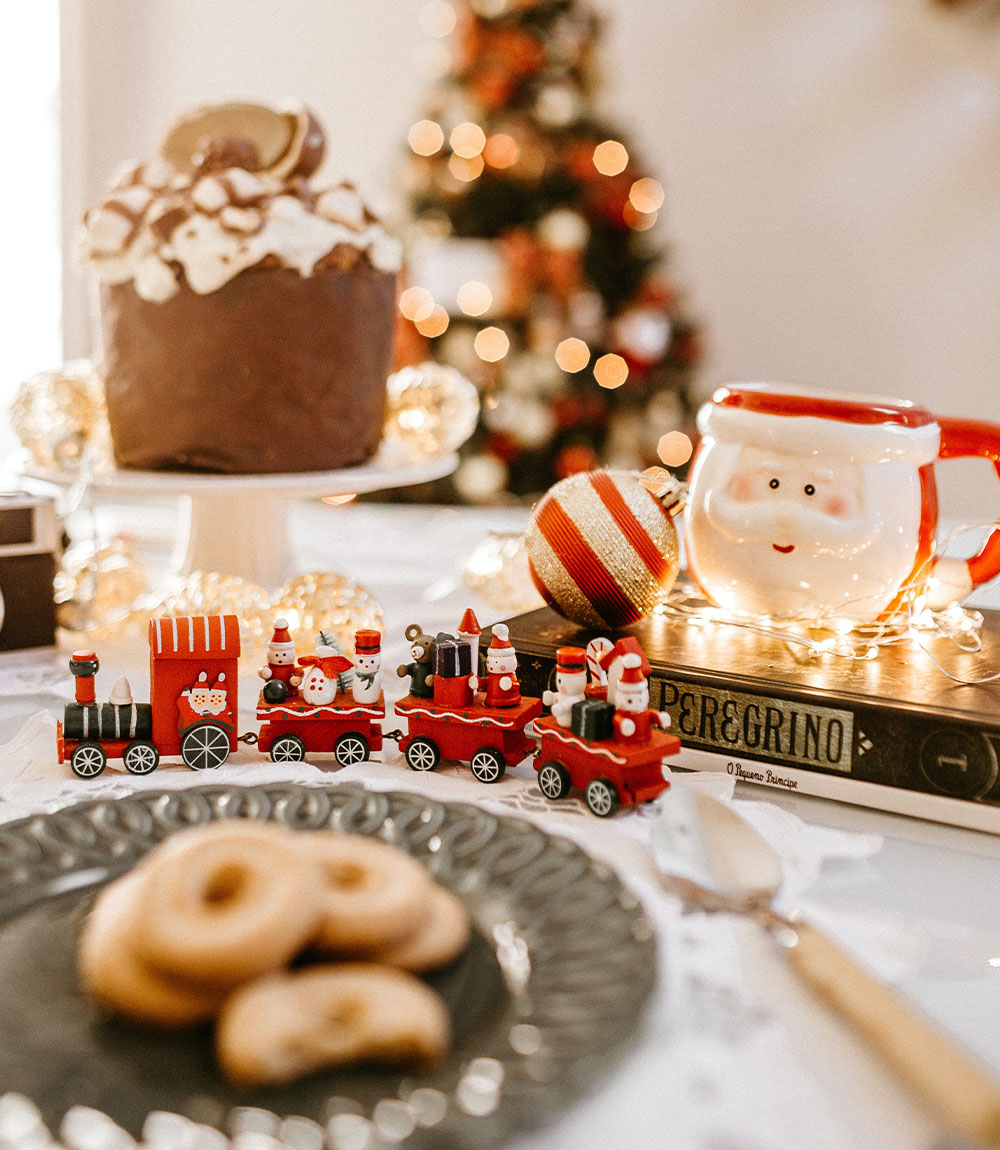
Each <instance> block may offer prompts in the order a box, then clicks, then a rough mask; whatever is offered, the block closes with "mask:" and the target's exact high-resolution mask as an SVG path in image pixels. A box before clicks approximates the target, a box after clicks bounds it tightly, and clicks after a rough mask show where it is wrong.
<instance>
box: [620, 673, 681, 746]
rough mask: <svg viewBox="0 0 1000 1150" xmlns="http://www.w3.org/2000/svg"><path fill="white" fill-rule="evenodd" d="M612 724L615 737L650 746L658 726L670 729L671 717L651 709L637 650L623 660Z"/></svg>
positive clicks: (663, 712)
mask: <svg viewBox="0 0 1000 1150" xmlns="http://www.w3.org/2000/svg"><path fill="white" fill-rule="evenodd" d="M612 722H613V724H614V731H615V738H616V739H620V740H621V741H622V742H626V743H648V742H649V740H650V738H651V737H652V733H653V725H654V723H655V725H656V726H658V727H669V726H670V716H669V715H668V714H667V713H666V712H665V711H651V710H650V709H649V680H648V679H647V678H646V676H645V675H644V674H643V672H642V658H641V656H640V655H639V654H638V653H637V652H635V651H629V652H628V653H627V654H626V655H624V656H623V658H622V671H621V676H620V677H619V679H618V688H617V690H616V691H615V713H614V715H613V717H612Z"/></svg>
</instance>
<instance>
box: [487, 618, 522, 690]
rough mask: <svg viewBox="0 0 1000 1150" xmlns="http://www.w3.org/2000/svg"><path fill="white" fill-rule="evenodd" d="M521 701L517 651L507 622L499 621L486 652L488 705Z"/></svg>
mask: <svg viewBox="0 0 1000 1150" xmlns="http://www.w3.org/2000/svg"><path fill="white" fill-rule="evenodd" d="M520 701H521V686H520V684H519V683H518V681H517V652H516V651H515V650H514V647H513V645H512V644H511V641H510V632H509V631H508V629H507V625H506V623H497V625H496V626H495V627H494V628H493V638H492V640H491V641H490V645H489V649H488V650H487V652H486V706H487V707H516V706H517V704H518V703H520Z"/></svg>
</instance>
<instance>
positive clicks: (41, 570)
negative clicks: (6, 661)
mask: <svg viewBox="0 0 1000 1150" xmlns="http://www.w3.org/2000/svg"><path fill="white" fill-rule="evenodd" d="M58 550H59V526H58V521H57V519H56V513H55V505H54V503H53V502H52V500H51V499H43V498H36V497H35V496H32V495H27V494H25V493H24V492H19V491H9V492H3V493H0V594H2V595H3V603H4V611H3V624H2V626H0V651H13V650H17V649H19V648H21V647H50V646H52V644H53V643H55V641H56V607H55V599H54V597H53V596H54V592H53V581H54V579H55V574H56V553H57V552H58Z"/></svg>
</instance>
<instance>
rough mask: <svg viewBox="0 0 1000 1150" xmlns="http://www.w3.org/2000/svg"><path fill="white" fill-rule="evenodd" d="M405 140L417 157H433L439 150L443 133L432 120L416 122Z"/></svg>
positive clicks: (442, 140) (442, 141) (439, 126)
mask: <svg viewBox="0 0 1000 1150" xmlns="http://www.w3.org/2000/svg"><path fill="white" fill-rule="evenodd" d="M406 138H407V140H409V143H410V147H411V148H412V149H413V150H414V151H415V152H416V153H417V155H418V156H433V155H434V153H435V152H439V151H440V150H441V145H442V144H443V143H444V132H443V131H442V129H441V125H440V124H435V123H434V121H433V120H418V121H417V122H416V123H415V124H414V125H413V127H412V128H411V129H410V134H409V135H408V136H407V137H406Z"/></svg>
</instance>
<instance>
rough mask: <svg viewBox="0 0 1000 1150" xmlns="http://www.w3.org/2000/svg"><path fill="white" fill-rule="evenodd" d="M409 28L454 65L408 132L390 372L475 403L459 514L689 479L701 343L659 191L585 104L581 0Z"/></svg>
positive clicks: (586, 55) (585, 13) (460, 5)
mask: <svg viewBox="0 0 1000 1150" xmlns="http://www.w3.org/2000/svg"><path fill="white" fill-rule="evenodd" d="M422 22H423V24H424V26H425V28H426V29H427V30H428V31H429V32H430V33H431V34H432V35H437V36H440V37H448V38H450V47H451V52H450V54H449V57H448V61H449V62H448V66H447V68H446V69H443V70H442V78H441V80H440V81H439V82H438V83H437V84H436V85H435V87H434V88H433V90H432V91H431V93H430V95H429V99H428V107H427V114H426V118H425V119H422V120H420V121H419V122H418V123H416V124H414V125H413V127H412V128H411V130H410V133H409V145H410V153H411V154H410V157H409V159H408V161H407V163H408V170H407V193H408V196H409V206H410V209H411V215H412V219H413V223H412V228H411V232H410V235H409V237H408V238H409V243H408V249H409V278H408V284H409V286H408V287H407V288H406V290H405V291H404V292H403V294H402V296H401V298H400V312H401V317H400V331H399V340H398V344H399V360H400V363H416V362H419V361H421V360H425V359H435V360H438V361H440V362H444V363H447V364H450V365H453V366H454V367H457V368H458V369H459V370H461V371H462V372H464V373H465V374H466V375H468V376H469V378H471V379H472V380H474V381H475V383H476V384H477V386H478V387H479V388H480V391H481V394H482V398H483V409H482V418H481V423H480V426H479V429H478V431H477V433H476V435H475V437H474V438H473V440H472V441H471V442H470V443H469V445H468V446H467V448H466V449H465V458H464V459H463V462H462V464H461V466H460V468H459V471H458V472H457V473H456V476H455V479H454V486H455V489H456V491H457V494H458V496H459V498H462V499H465V500H469V501H488V500H493V499H496V498H502V497H503V495H502V493H503V492H504V491H507V492H511V493H513V494H514V495H517V496H530V495H534V494H537V493H539V492H542V491H544V490H545V489H546V488H548V487H549V486H550V485H551V484H552V483H553V482H555V480H556V479H558V478H562V477H564V476H566V475H569V474H571V473H573V472H575V471H581V470H587V469H590V468H592V467H595V466H598V465H605V466H621V467H635V466H642V467H645V466H648V465H650V464H652V463H656V462H658V461H662V462H666V463H667V464H669V465H672V466H681V465H683V464H684V463H685V462H686V460H687V457H688V455H689V454H690V449H691V448H690V442H689V440H688V438H687V434H688V433H689V432H690V429H691V412H692V402H691V398H690V395H689V388H690V384H691V381H692V375H693V370H694V368H695V366H696V364H697V361H698V358H699V337H698V332H697V330H696V328H695V326H694V324H693V323H692V322H691V320H690V319H689V318H688V317H687V316H686V315H685V312H684V308H683V304H682V301H681V299H680V298H679V294H678V292H677V289H676V288H675V286H674V285H673V284H672V283H671V281H670V280H669V279H668V278H665V275H664V273H663V271H662V270H661V269H662V266H663V258H664V257H663V252H662V250H661V249H660V248H659V247H658V245H657V244H656V243H655V242H653V239H652V231H651V229H653V226H654V225H655V224H656V222H657V218H658V215H659V213H660V209H661V207H662V204H663V199H664V193H663V188H662V186H661V185H660V184H659V183H658V182H657V181H656V180H655V179H653V178H651V177H650V176H648V175H645V174H644V173H643V171H642V169H641V167H640V165H639V164H638V163H637V161H636V158H635V156H634V153H633V150H632V149H631V148H630V146H629V145H628V144H627V143H626V142H624V141H623V138H622V133H621V132H619V131H617V130H616V129H615V128H614V127H613V126H612V125H610V124H608V123H606V122H605V121H603V120H602V119H601V118H600V116H599V115H598V112H597V110H596V108H595V106H594V90H595V77H594V55H595V49H596V45H597V41H598V38H599V35H600V22H599V20H598V18H597V16H596V15H595V14H594V12H593V10H592V9H591V8H590V7H589V6H588V5H587V4H586V3H584V2H582V0H450V2H447V0H431V2H430V3H429V4H428V5H427V6H426V7H425V8H424V10H423V17H422ZM658 454H659V460H658Z"/></svg>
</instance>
